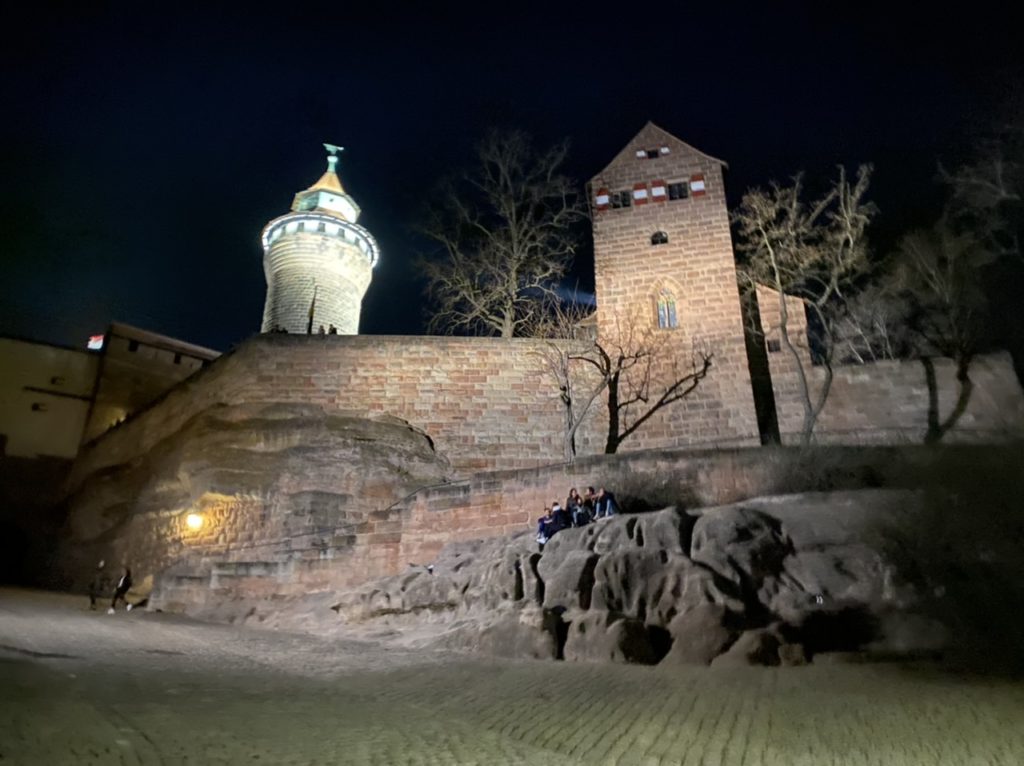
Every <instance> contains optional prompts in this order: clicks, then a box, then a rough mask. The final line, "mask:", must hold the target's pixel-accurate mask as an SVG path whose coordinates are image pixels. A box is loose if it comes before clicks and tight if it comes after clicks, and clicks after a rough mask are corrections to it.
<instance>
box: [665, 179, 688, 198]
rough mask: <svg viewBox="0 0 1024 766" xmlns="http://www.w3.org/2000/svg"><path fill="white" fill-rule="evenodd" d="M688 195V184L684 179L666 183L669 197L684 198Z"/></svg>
mask: <svg viewBox="0 0 1024 766" xmlns="http://www.w3.org/2000/svg"><path fill="white" fill-rule="evenodd" d="M689 196H690V185H689V184H688V183H687V182H686V181H680V182H679V183H674V184H669V185H668V198H669V199H686V198H687V197H689Z"/></svg>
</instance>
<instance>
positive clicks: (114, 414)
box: [82, 322, 220, 441]
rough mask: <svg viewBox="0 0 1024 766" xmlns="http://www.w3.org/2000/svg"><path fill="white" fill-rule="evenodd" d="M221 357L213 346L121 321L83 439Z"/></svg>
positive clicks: (109, 341) (112, 332) (107, 345)
mask: <svg viewBox="0 0 1024 766" xmlns="http://www.w3.org/2000/svg"><path fill="white" fill-rule="evenodd" d="M218 356H220V354H219V353H218V352H216V351H213V350H211V349H208V348H203V347H201V346H195V345H193V344H191V343H185V342H184V341H180V340H177V339H174V338H168V337H166V336H163V335H157V334H156V333H151V332H147V331H145V330H140V329H138V328H136V327H130V326H128V325H124V324H120V323H117V322H115V323H113V324H111V326H110V329H109V330H108V331H107V333H106V335H105V336H104V339H103V351H102V355H101V357H100V364H99V374H98V378H97V380H96V385H95V394H94V396H93V401H92V407H91V408H90V409H89V420H88V422H87V423H86V426H85V433H84V434H83V435H82V440H83V441H89V440H91V439H95V438H96V437H97V436H99V435H100V434H102V433H104V432H105V431H106V430H107V429H109V428H111V427H112V426H114V425H116V424H117V423H119V422H121V421H122V420H124V419H125V418H127V417H129V416H131V415H132V414H133V413H136V412H139V411H141V410H143V409H145V408H146V407H147V406H148V405H149V404H150V403H152V402H154V401H156V400H157V399H159V398H160V396H162V395H163V394H164V393H165V392H167V391H168V390H170V389H171V388H173V387H174V386H175V385H176V384H178V383H180V382H181V381H182V380H185V379H186V378H188V377H190V376H191V375H193V374H195V373H196V372H197V371H198V370H200V369H202V368H203V367H204V366H206V365H207V364H209V363H210V362H212V361H213V360H214V359H216V358H217V357H218ZM90 394H92V391H90Z"/></svg>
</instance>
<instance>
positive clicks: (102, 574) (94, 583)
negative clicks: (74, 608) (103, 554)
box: [89, 559, 108, 611]
mask: <svg viewBox="0 0 1024 766" xmlns="http://www.w3.org/2000/svg"><path fill="white" fill-rule="evenodd" d="M106 564H107V562H105V561H104V560H103V559H100V563H99V564H97V565H96V571H95V572H93V575H92V579H91V580H89V608H90V609H92V610H93V611H95V610H96V599H98V598H99V597H100V595H102V594H103V593H105V592H108V591H107V587H108V583H107V570H106V568H105V567H106Z"/></svg>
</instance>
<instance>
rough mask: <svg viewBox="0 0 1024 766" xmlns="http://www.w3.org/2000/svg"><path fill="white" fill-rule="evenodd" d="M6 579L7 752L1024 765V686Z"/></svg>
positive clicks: (218, 759) (120, 760) (336, 760)
mask: <svg viewBox="0 0 1024 766" xmlns="http://www.w3.org/2000/svg"><path fill="white" fill-rule="evenodd" d="M84 603H85V600H84V599H81V598H73V597H68V596H62V595H54V594H44V593H35V592H27V591H13V590H0V764H47V765H50V764H167V765H168V766H170V765H172V764H173V765H177V764H240V763H244V764H272V765H276V764H281V765H285V764H295V765H296V766H297V765H298V764H403V765H405V764H408V765H410V766H412V765H416V764H452V765H461V764H481V765H484V764H486V765H487V766H491V765H494V766H500V765H501V764H551V765H552V766H557V765H558V764H637V765H643V766H666V765H668V764H673V765H674V764H683V765H684V766H698V765H704V766H716V765H717V764H743V765H745V766H776V765H777V766H799V765H800V764H807V765H808V766H812V765H813V766H828V765H829V764H865V765H866V764H880V765H881V764H885V765H886V766H889V765H891V764H937V763H949V764H978V765H979V766H981V765H983V764H984V765H985V766H995V765H999V764H1006V765H1007V766H1011V765H1012V766H1016V765H1017V764H1020V763H1024V684H1022V683H1019V682H1017V683H1014V682H1008V681H1000V680H993V679H980V678H967V677H956V676H950V675H942V674H938V673H936V672H934V671H929V670H923V669H917V670H915V669H913V668H900V667H897V666H892V665H885V666H870V667H869V666H811V667H808V668H798V669H786V670H776V669H741V670H735V671H729V672H725V671H710V670H706V669H700V668H697V669H692V670H687V671H681V672H675V673H671V674H669V673H666V672H665V671H664V670H660V671H659V670H658V669H656V668H642V667H624V666H602V665H582V664H567V663H551V662H546V663H545V662H512V661H485V660H478V659H472V658H466V657H453V656H450V655H448V656H446V655H434V654H429V655H427V654H423V653H417V652H407V651H399V650H395V649H392V648H385V647H382V646H380V645H378V644H374V643H371V642H360V641H339V640H335V639H326V638H322V637H314V636H308V635H297V634H287V633H280V632H270V631H259V630H252V629H243V628H235V627H231V626H224V625H212V624H205V623H198V622H194V621H190V620H186V619H182V618H178V617H172V616H169V615H162V614H150V613H139V612H132V613H131V614H126V613H124V612H121V613H118V614H117V615H114V616H108V615H106V614H103V613H98V612H89V611H88V610H87V609H85V608H84Z"/></svg>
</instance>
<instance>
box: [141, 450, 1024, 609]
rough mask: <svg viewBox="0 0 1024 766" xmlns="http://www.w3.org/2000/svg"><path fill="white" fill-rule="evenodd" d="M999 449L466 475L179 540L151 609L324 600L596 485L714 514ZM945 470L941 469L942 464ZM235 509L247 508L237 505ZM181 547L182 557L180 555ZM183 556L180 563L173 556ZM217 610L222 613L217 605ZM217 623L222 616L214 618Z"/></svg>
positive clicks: (527, 523)
mask: <svg viewBox="0 0 1024 766" xmlns="http://www.w3.org/2000/svg"><path fill="white" fill-rule="evenodd" d="M1008 449H1009V448H1005V447H1004V448H998V447H969V446H960V447H947V448H945V449H941V450H939V449H935V448H928V447H921V446H902V447H833V448H830V449H829V450H827V451H821V450H818V451H816V452H814V453H813V454H811V453H808V452H806V451H805V450H800V449H795V448H786V447H775V448H771V447H767V448H745V449H731V450H707V451H701V452H695V451H678V450H675V451H673V450H664V451H658V450H654V451H647V452H638V453H631V454H625V455H615V456H605V455H600V456H594V457H590V458H585V459H582V460H580V461H578V463H577V464H575V465H573V466H571V467H570V466H565V465H562V466H546V467H543V468H535V469H523V470H518V471H499V472H487V473H481V474H476V475H474V476H471V477H469V478H467V479H465V480H463V481H458V482H453V483H451V484H449V485H446V486H439V487H434V488H429V489H424V490H422V491H420V492H418V493H416V494H415V495H413V496H411V497H409V498H407V499H406V500H405V501H404V502H401V503H398V504H395V505H393V506H391V507H389V508H386V509H382V510H379V511H374V512H371V513H368V514H366V515H365V516H364V517H363V518H361V519H358V520H353V522H352V523H351V524H348V525H346V526H345V527H344V528H343V529H339V530H338V531H337V532H336V533H335V534H333V535H332V534H323V532H322V531H321V533H320V536H319V538H317V537H315V536H296V537H293V538H292V539H290V540H288V541H286V542H283V543H281V544H279V545H278V546H276V547H266V546H264V545H261V544H260V543H259V537H258V535H257V537H256V538H254V539H253V542H251V543H250V542H246V540H245V538H244V537H238V536H237V535H236V534H235V533H234V532H233V531H231V530H230V529H229V530H228V532H227V536H228V538H230V539H232V540H237V542H236V543H234V544H233V545H229V546H223V545H220V544H219V543H218V540H217V539H216V538H208V539H203V538H202V537H200V536H197V537H196V538H194V539H192V540H186V541H185V543H184V545H183V548H182V549H179V550H178V551H177V552H176V553H177V555H179V556H180V557H181V559H180V560H181V561H184V562H187V566H179V567H177V568H176V569H173V570H170V571H168V572H166V573H164V574H162V575H161V576H160V581H161V582H160V583H159V588H158V593H157V595H156V598H155V604H156V605H157V606H160V607H161V608H166V609H189V610H195V609H196V607H197V605H199V606H201V605H203V604H214V603H216V604H219V605H223V603H224V602H225V600H230V599H232V598H238V597H242V598H243V601H241V603H242V604H243V606H244V607H248V604H249V603H251V600H252V599H258V598H269V597H271V596H275V595H277V596H279V595H302V594H309V593H313V592H318V591H326V592H330V591H332V590H336V589H343V588H346V587H350V586H353V585H358V584H360V583H363V582H366V581H369V580H372V579H375V578H377V577H381V576H386V575H394V574H400V573H402V572H404V571H407V570H408V567H409V566H410V565H414V566H424V565H426V564H429V563H430V562H432V561H433V560H434V559H435V558H436V556H437V555H438V553H439V552H440V551H441V549H442V548H443V547H444V546H445V545H446V544H447V543H449V542H453V541H457V540H463V541H469V540H475V539H486V538H490V537H496V536H502V535H508V534H515V533H520V532H522V533H526V534H530V535H532V534H533V533H534V531H535V528H536V519H537V517H538V516H539V514H540V511H541V506H543V505H546V504H548V503H550V502H551V501H552V500H555V499H558V500H559V501H560V502H562V501H564V496H565V495H567V494H568V490H569V488H570V487H571V486H575V487H577V488H583V487H585V486H587V485H594V486H602V485H604V486H605V487H607V488H608V489H610V490H612V491H614V492H616V493H617V494H618V496H619V498H620V500H622V499H625V498H627V497H629V496H630V495H633V496H635V497H641V496H643V497H647V498H650V499H652V500H654V499H658V498H659V497H660V498H668V497H670V496H673V495H675V496H677V497H679V499H680V500H682V501H684V504H685V506H686V507H694V506H713V505H719V504H727V503H731V502H738V501H741V500H743V499H746V498H751V497H757V496H765V495H775V494H781V493H786V492H797V491H806V490H821V489H852V488H859V487H863V486H866V485H870V486H883V487H893V488H912V489H914V488H921V487H927V486H933V485H934V484H935V483H936V482H940V483H941V482H942V481H943V480H946V479H952V480H954V481H955V480H956V479H957V477H956V476H949V475H948V466H949V465H956V466H957V469H958V471H960V472H961V476H963V475H970V474H971V472H972V471H974V470H975V468H974V466H978V468H979V469H991V468H992V466H1005V467H1006V469H1007V470H1016V469H1015V468H1013V467H1012V466H1013V464H1014V463H1015V462H1018V463H1019V462H1020V453H1019V452H1016V451H1015V452H1013V453H1012V454H1011V453H1010V452H1008V451H1007V450H1008ZM943 466H945V467H943ZM242 505H243V506H244V505H245V504H242ZM257 513H258V512H257V511H256V507H255V506H251V507H237V508H234V509H233V513H232V514H231V515H229V516H227V517H225V518H224V519H223V523H224V524H226V525H234V526H235V527H237V528H238V529H241V530H245V529H251V528H253V527H254V526H258V525H259V524H264V525H266V524H270V525H271V526H273V525H274V522H273V520H272V519H267V518H265V517H264V518H263V519H262V521H261V520H259V519H258V517H257ZM184 548H188V550H184ZM182 554H185V555H182ZM218 608H220V607H218ZM221 614H223V610H221Z"/></svg>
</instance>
